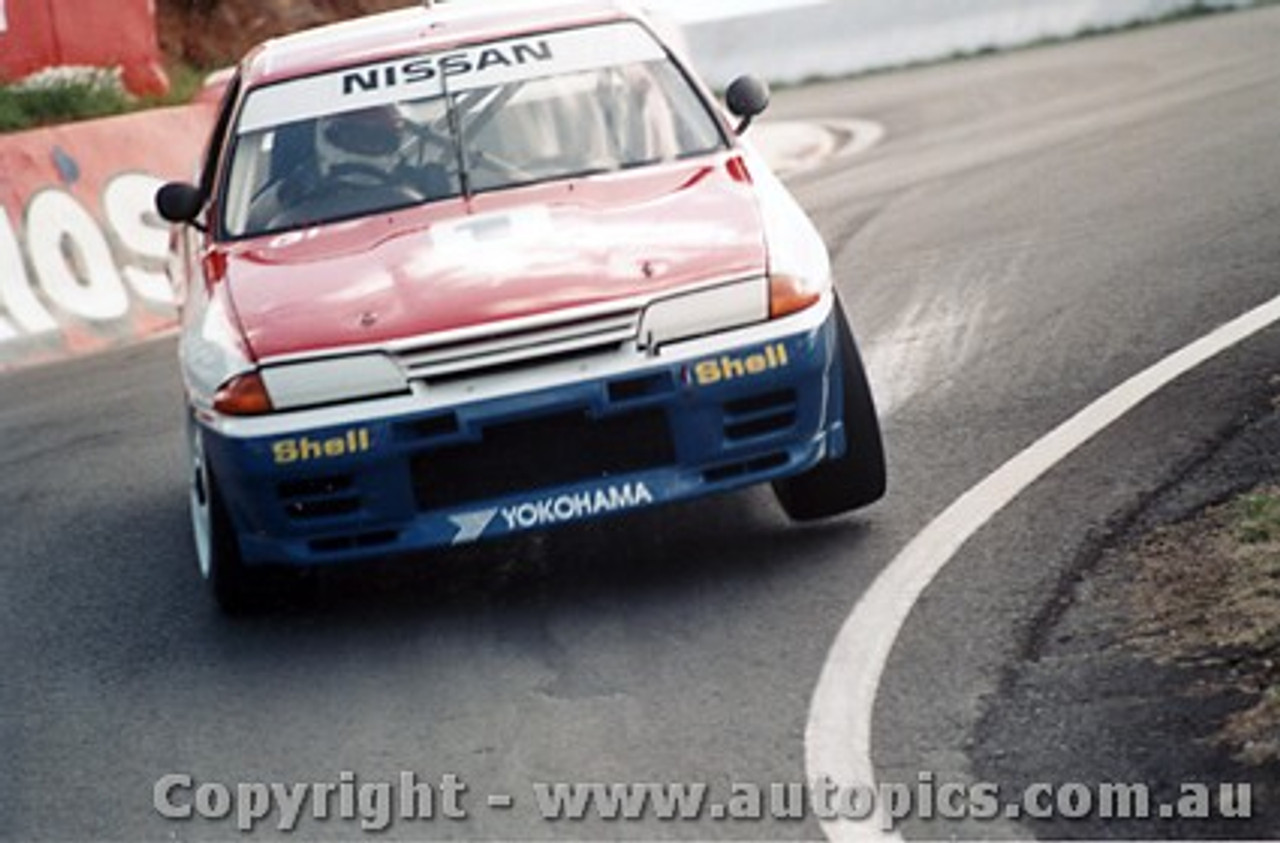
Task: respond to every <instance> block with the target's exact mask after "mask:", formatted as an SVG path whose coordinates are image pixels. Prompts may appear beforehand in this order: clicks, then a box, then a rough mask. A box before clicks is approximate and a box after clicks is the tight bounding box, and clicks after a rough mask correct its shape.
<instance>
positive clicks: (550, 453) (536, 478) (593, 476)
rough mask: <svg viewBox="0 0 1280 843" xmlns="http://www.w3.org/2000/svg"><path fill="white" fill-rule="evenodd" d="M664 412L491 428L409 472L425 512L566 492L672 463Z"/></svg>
mask: <svg viewBox="0 0 1280 843" xmlns="http://www.w3.org/2000/svg"><path fill="white" fill-rule="evenodd" d="M675 459H676V453H675V444H674V443H673V441H672V438H671V431H670V428H669V426H668V424H667V417H666V414H665V413H664V412H662V411H661V410H645V411H640V412H634V413H626V414H623V415H617V416H609V417H606V418H601V419H592V418H590V417H588V416H587V414H586V413H585V412H574V413H563V414H559V415H554V416H544V417H541V418H535V419H528V420H523V421H518V422H511V423H506V424H497V425H491V426H489V427H487V428H485V430H484V431H483V440H482V441H480V442H469V443H465V444H462V445H455V446H451V447H446V448H439V449H436V450H432V451H428V452H425V453H423V454H421V455H419V456H417V457H415V458H414V460H413V464H412V470H413V484H414V493H415V495H416V498H417V503H418V507H419V508H420V509H423V510H432V509H443V508H446V507H451V506H458V505H461V504H465V503H470V502H472V501H477V500H483V499H486V498H493V497H500V496H504V495H510V494H515V493H518V492H524V491H532V490H535V489H542V488H551V487H554V486H563V485H567V484H570V483H577V482H583V481H589V480H598V479H604V478H607V477H610V476H615V475H622V474H629V473H632V472H636V471H644V470H647V469H652V468H659V467H662V466H668V465H672V464H674V463H675Z"/></svg>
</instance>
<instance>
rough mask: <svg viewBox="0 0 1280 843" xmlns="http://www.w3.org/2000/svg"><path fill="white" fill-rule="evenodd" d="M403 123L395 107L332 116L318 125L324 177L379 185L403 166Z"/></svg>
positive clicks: (366, 109) (319, 156) (317, 147)
mask: <svg viewBox="0 0 1280 843" xmlns="http://www.w3.org/2000/svg"><path fill="white" fill-rule="evenodd" d="M403 126H404V120H403V118H402V117H401V116H400V113H399V112H398V111H397V110H396V108H395V107H394V106H390V105H386V106H376V107H373V108H362V109H360V110H358V111H347V112H343V113H341V114H330V115H326V116H324V117H321V118H320V119H319V120H317V121H316V153H317V157H318V163H319V166H320V173H321V175H323V176H326V177H328V176H331V175H332V176H335V177H338V178H342V179H344V180H348V179H349V180H351V181H355V182H377V181H379V180H380V174H381V178H385V177H386V176H389V175H391V173H392V172H393V171H394V170H395V169H396V166H397V165H398V164H399V163H400V162H401V148H402V146H403V143H404V135H403Z"/></svg>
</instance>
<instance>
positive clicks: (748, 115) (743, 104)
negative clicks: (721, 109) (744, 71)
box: [724, 76, 769, 134]
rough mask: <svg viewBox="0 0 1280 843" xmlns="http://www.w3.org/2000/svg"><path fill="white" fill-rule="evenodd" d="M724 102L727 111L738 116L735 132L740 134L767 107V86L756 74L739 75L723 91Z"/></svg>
mask: <svg viewBox="0 0 1280 843" xmlns="http://www.w3.org/2000/svg"><path fill="white" fill-rule="evenodd" d="M724 103H725V105H727V106H728V107H729V113H731V114H732V115H733V116H734V117H737V118H739V119H740V120H741V121H742V122H740V123H739V124H738V129H737V132H738V134H742V133H743V132H745V131H746V130H747V127H748V126H750V125H751V121H752V120H754V119H755V118H756V117H759V116H760V115H761V114H763V113H764V110H765V109H766V108H768V107H769V86H768V84H766V83H765V81H764V80H763V79H760V78H758V77H756V76H739V77H738V78H737V79H734V80H733V81H732V82H730V83H729V88H728V90H726V91H725V92H724Z"/></svg>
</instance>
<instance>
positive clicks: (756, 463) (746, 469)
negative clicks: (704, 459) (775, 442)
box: [702, 453, 787, 483]
mask: <svg viewBox="0 0 1280 843" xmlns="http://www.w3.org/2000/svg"><path fill="white" fill-rule="evenodd" d="M786 464H787V455H786V454H785V453H778V454H767V455H765V456H763V457H756V458H755V459H750V460H745V461H743V462H735V463H729V464H728V465H721V466H717V467H715V468H709V469H707V470H706V471H704V472H702V479H703V480H705V481H707V482H708V483H720V482H723V481H725V480H733V479H736V478H742V477H750V476H751V475H753V474H763V473H764V472H766V471H772V470H773V469H775V468H781V467H782V466H784V465H786Z"/></svg>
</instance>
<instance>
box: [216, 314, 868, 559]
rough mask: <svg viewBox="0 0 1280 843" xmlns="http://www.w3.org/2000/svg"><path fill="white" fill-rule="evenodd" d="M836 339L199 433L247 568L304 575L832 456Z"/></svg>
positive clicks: (821, 336) (700, 489) (836, 447)
mask: <svg viewBox="0 0 1280 843" xmlns="http://www.w3.org/2000/svg"><path fill="white" fill-rule="evenodd" d="M839 365H840V364H839V361H838V353H837V340H836V323H835V315H834V311H833V312H832V315H830V316H828V318H827V319H826V320H825V321H824V322H822V323H821V324H819V325H818V326H817V327H816V328H813V329H809V330H804V331H800V332H796V333H791V334H786V335H781V336H777V337H773V338H770V339H768V340H767V341H764V342H760V341H758V340H756V341H754V342H752V343H750V344H744V345H741V346H737V347H733V348H728V349H721V350H717V352H716V353H714V354H712V355H709V356H706V357H701V358H696V357H695V358H692V359H684V360H682V361H680V362H677V363H666V364H663V363H662V362H661V358H660V357H659V358H655V359H654V365H652V366H645V367H643V368H637V369H633V370H630V371H627V372H626V373H625V374H620V375H615V376H609V377H600V378H593V379H584V380H580V381H573V382H569V383H562V384H559V385H556V386H552V387H548V388H544V389H540V390H536V391H531V392H522V393H519V394H514V395H508V396H504V397H500V398H493V399H489V400H481V401H476V402H473V403H460V404H457V405H455V406H450V407H446V408H440V407H432V408H430V409H426V410H423V411H421V412H410V413H399V414H391V415H385V416H374V417H372V418H368V417H360V416H358V415H353V417H352V418H353V421H351V422H350V423H345V424H341V425H336V426H334V425H328V426H320V427H299V428H298V429H290V430H289V431H288V433H287V435H280V434H279V433H275V434H273V435H269V436H248V437H246V436H230V435H225V434H223V433H219V432H218V431H216V430H215V429H214V428H212V427H203V426H202V427H203V435H204V438H205V454H206V459H207V460H208V462H209V465H210V468H211V469H212V472H213V475H214V477H215V478H216V480H217V482H218V483H219V484H220V487H221V490H222V493H223V499H224V501H225V502H226V504H227V508H228V510H229V514H230V516H231V520H232V523H233V524H234V525H235V527H236V529H237V532H238V534H239V539H240V544H241V549H242V552H243V556H244V558H245V561H246V562H247V563H250V564H261V563H275V564H288V565H315V564H325V563H330V562H340V561H346V560H350V559H355V558H361V557H368V556H373V555H379V556H380V555H385V554H392V553H398V552H403V551H409V550H414V549H420V548H429V547H439V546H446V545H453V544H461V543H466V542H470V541H476V540H480V539H488V538H495V537H498V536H503V535H508V534H512V533H517V532H521V531H525V530H536V529H544V528H549V527H554V526H556V525H559V524H565V523H572V522H577V521H582V520H586V519H590V518H596V517H601V516H605V515H611V514H616V513H620V512H625V511H628V510H632V509H637V508H640V507H644V506H649V505H653V504H659V503H666V502H671V501H678V500H683V499H686V498H692V497H696V496H699V495H706V494H712V493H716V492H724V491H729V490H732V489H736V488H740V487H743V486H747V485H751V484H754V483H760V482H763V481H768V480H773V479H776V478H779V477H785V476H788V475H792V474H796V473H798V472H801V471H804V470H806V469H808V468H810V467H811V466H813V465H814V464H816V463H817V462H819V461H821V460H823V459H825V458H829V457H834V456H838V455H840V454H842V453H843V451H844V448H845V439H844V429H843V424H842V419H841V418H840V409H839V408H840V406H841V396H840V394H839V392H840V386H839V384H840V378H839V376H838V375H839V371H838V369H839Z"/></svg>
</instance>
